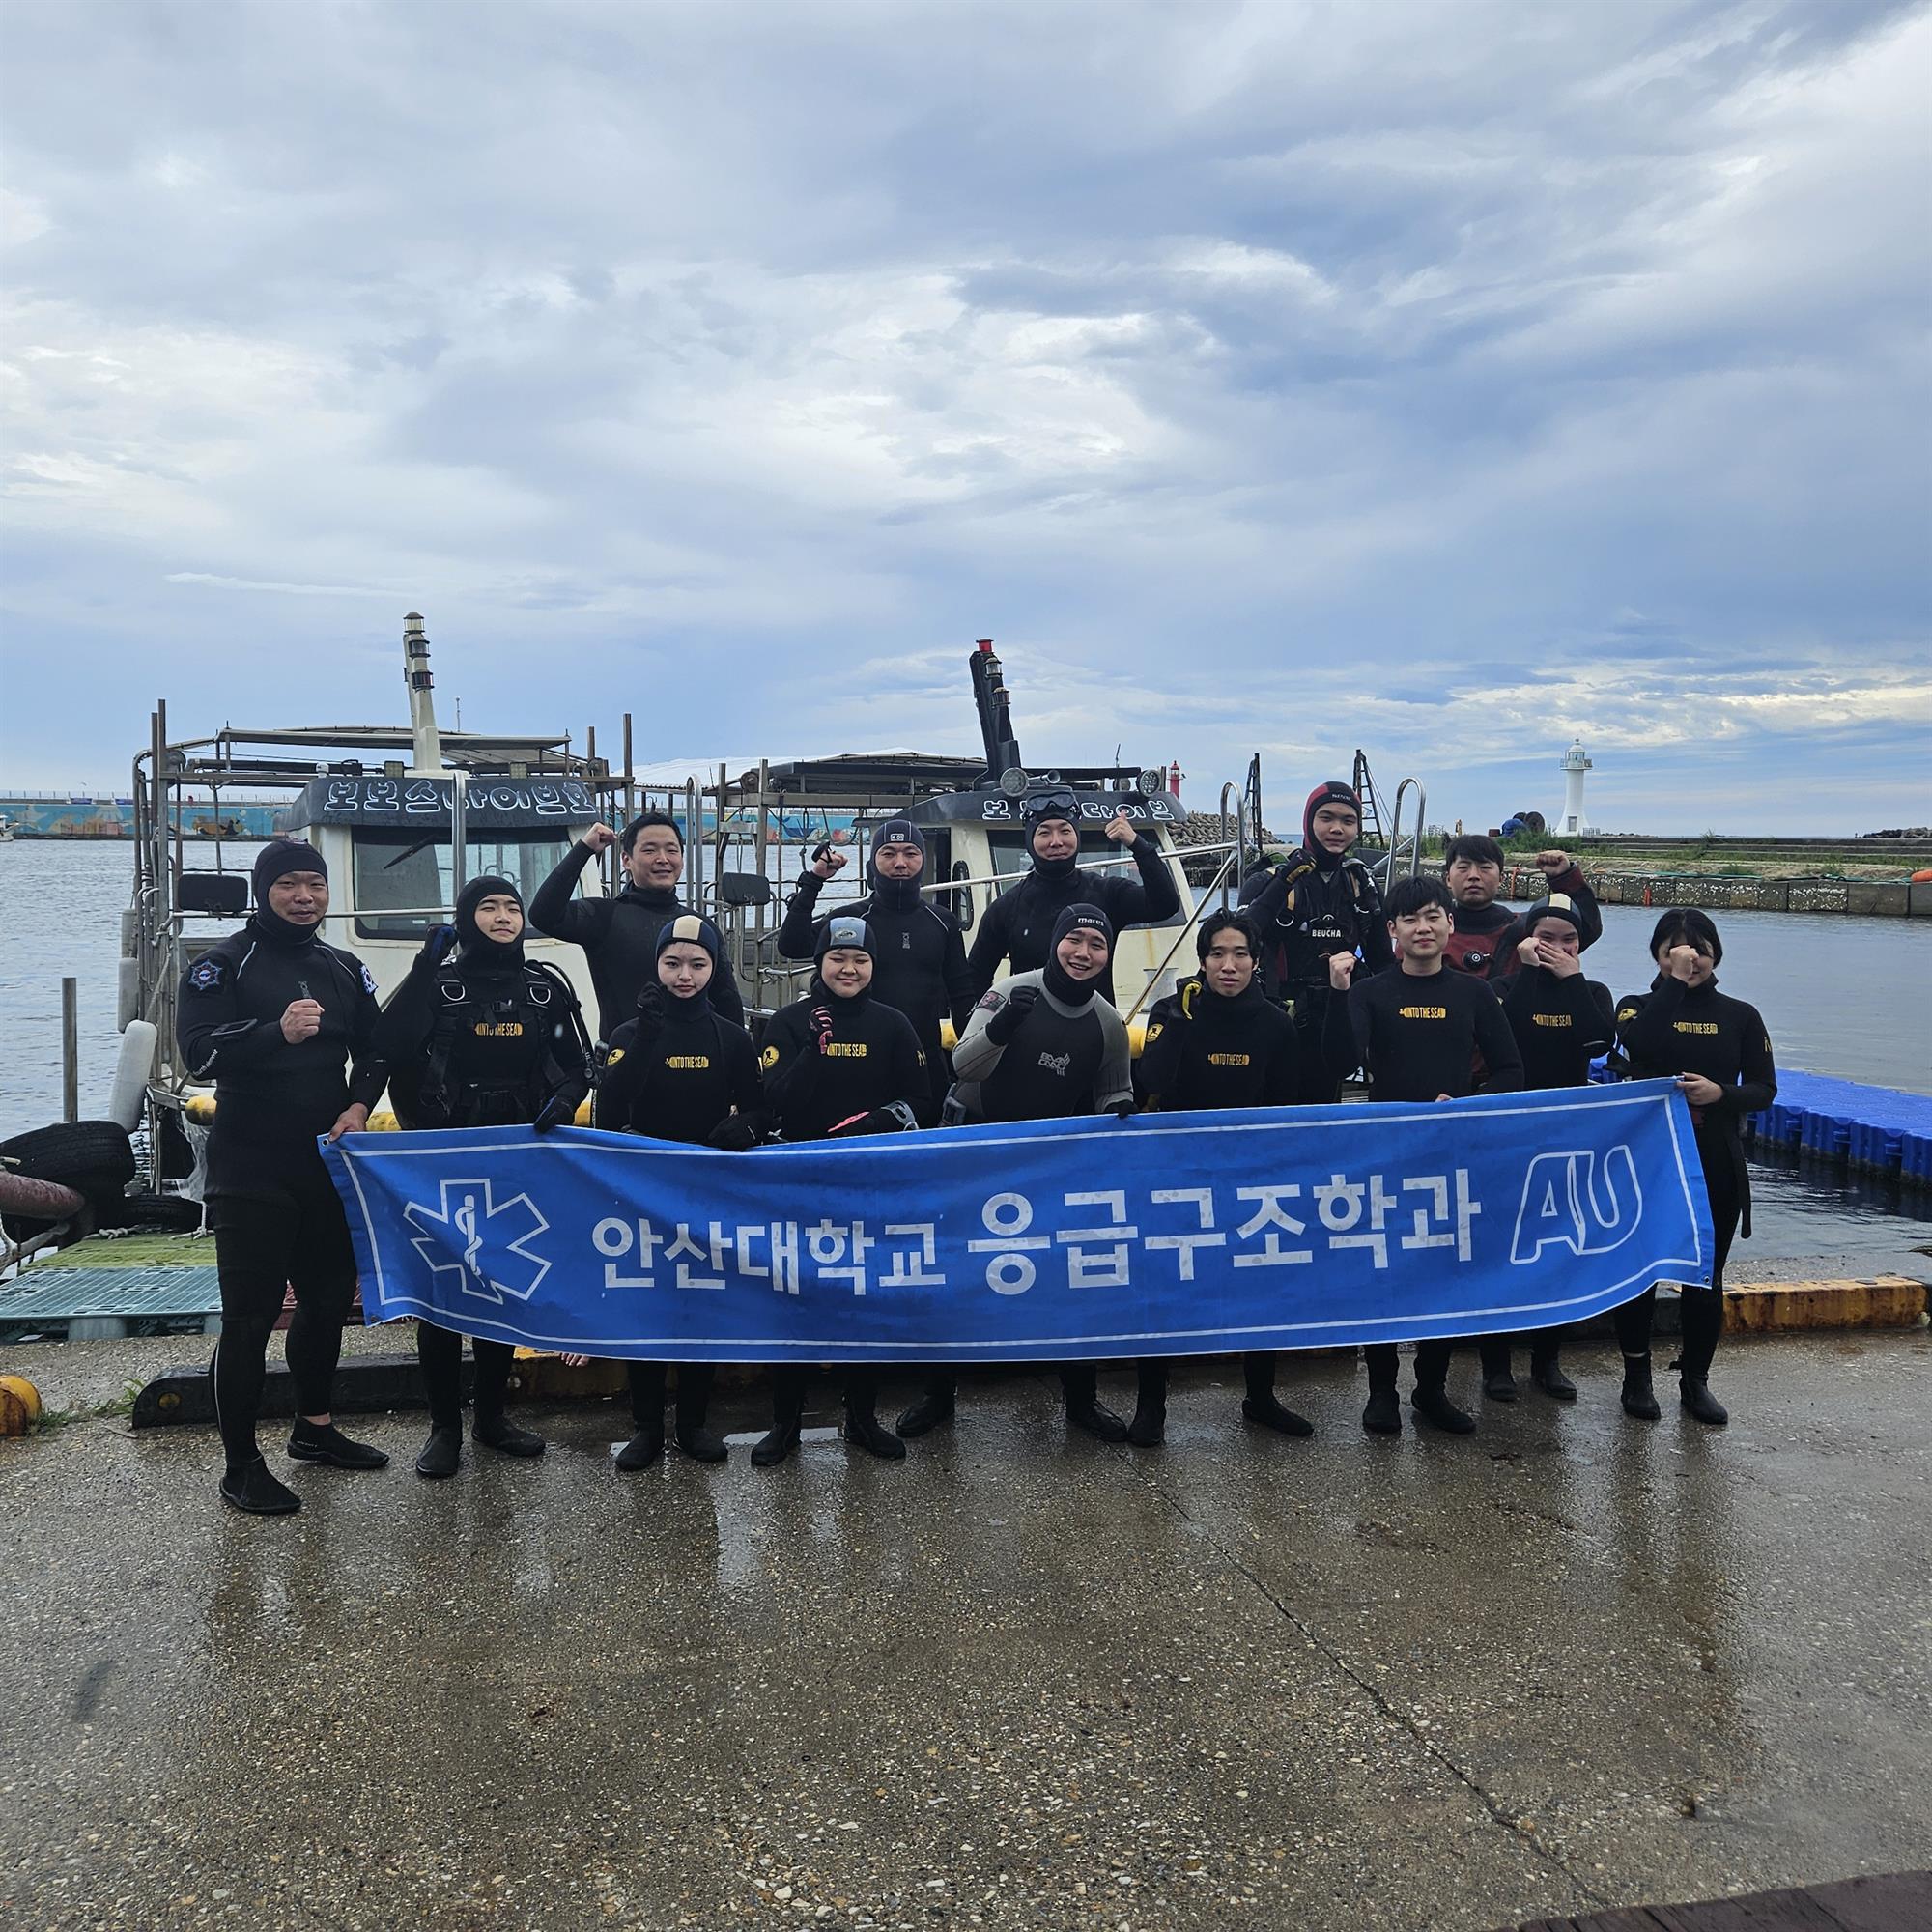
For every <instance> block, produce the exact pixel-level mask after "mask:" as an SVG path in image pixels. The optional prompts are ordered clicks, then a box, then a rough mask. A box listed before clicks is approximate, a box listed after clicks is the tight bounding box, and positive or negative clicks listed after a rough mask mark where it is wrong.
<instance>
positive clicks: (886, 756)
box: [731, 752, 1141, 798]
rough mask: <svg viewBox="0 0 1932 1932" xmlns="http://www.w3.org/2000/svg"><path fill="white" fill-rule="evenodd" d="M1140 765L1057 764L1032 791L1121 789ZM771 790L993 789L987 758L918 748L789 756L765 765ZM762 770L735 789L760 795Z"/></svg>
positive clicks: (923, 792) (804, 793) (806, 793)
mask: <svg viewBox="0 0 1932 1932" xmlns="http://www.w3.org/2000/svg"><path fill="white" fill-rule="evenodd" d="M1140 777H1141V768H1140V767H1139V766H1137V765H1057V766H1055V767H1054V768H1053V769H1052V770H1051V771H1038V772H1030V773H1029V774H1028V787H1029V789H1033V788H1036V787H1037V786H1041V785H1047V784H1068V785H1071V784H1080V785H1096V786H1099V787H1101V788H1102V789H1105V790H1120V789H1121V788H1122V786H1123V785H1126V786H1132V785H1137V784H1138V783H1139V781H1140ZM764 781H765V785H766V788H767V789H768V790H769V791H772V792H775V793H779V794H781V795H782V796H784V797H786V798H798V797H817V796H831V795H837V794H854V793H857V794H864V795H867V796H876V797H888V798H890V797H898V798H924V797H928V796H930V795H932V794H934V793H940V792H958V791H973V790H976V789H978V788H980V787H981V786H984V787H987V788H991V787H992V780H991V779H990V777H989V776H988V774H987V771H986V765H985V760H984V759H982V758H949V757H934V756H928V755H926V754H924V753H919V752H887V753H864V752H862V753H848V754H844V755H841V756H838V757H831V758H786V759H781V760H779V761H776V762H774V763H771V764H768V765H766V766H765V768H764ZM757 785H758V774H757V773H756V772H755V771H750V772H744V773H741V774H740V775H739V777H738V778H736V779H734V780H733V781H732V782H731V789H732V790H733V791H740V792H752V793H755V792H756V790H757Z"/></svg>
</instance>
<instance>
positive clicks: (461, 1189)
mask: <svg viewBox="0 0 1932 1932" xmlns="http://www.w3.org/2000/svg"><path fill="white" fill-rule="evenodd" d="M403 1218H404V1219H405V1220H406V1221H408V1222H409V1223H410V1225H411V1226H412V1228H419V1229H420V1230H421V1231H422V1232H421V1233H420V1234H418V1235H414V1236H412V1237H411V1239H410V1245H411V1246H412V1248H414V1249H415V1251H416V1253H417V1254H419V1255H420V1256H421V1257H422V1258H423V1261H424V1262H425V1263H426V1264H428V1267H429V1271H430V1274H431V1276H432V1277H434V1278H435V1279H436V1280H437V1281H438V1282H439V1283H440V1285H442V1286H443V1287H444V1289H445V1291H446V1292H448V1293H455V1292H456V1291H457V1290H459V1289H460V1290H461V1291H462V1293H465V1294H473V1295H475V1296H476V1297H477V1298H478V1299H479V1300H483V1301H494V1302H496V1303H497V1305H498V1306H499V1307H500V1306H501V1305H502V1301H503V1297H504V1296H505V1295H506V1294H507V1295H509V1296H511V1297H512V1298H513V1299H514V1300H517V1301H527V1300H528V1299H529V1298H530V1296H531V1295H533V1294H534V1293H536V1292H537V1289H538V1287H539V1286H540V1285H541V1283H542V1281H543V1278H544V1276H545V1275H547V1274H548V1273H549V1272H550V1265H551V1264H550V1263H549V1262H548V1261H547V1260H545V1259H544V1257H543V1256H542V1255H539V1254H535V1253H533V1252H532V1251H531V1249H530V1247H529V1245H528V1244H529V1243H530V1242H531V1241H533V1240H535V1239H536V1237H537V1236H539V1235H541V1234H542V1233H543V1232H544V1231H545V1230H546V1229H547V1228H548V1227H549V1226H550V1223H549V1222H548V1221H547V1220H545V1219H544V1217H543V1215H542V1214H541V1213H540V1212H539V1211H538V1209H537V1206H536V1203H535V1202H533V1201H532V1200H531V1199H530V1197H529V1196H528V1195H527V1194H521V1193H519V1194H513V1195H511V1196H510V1198H509V1199H508V1200H507V1201H497V1200H496V1199H495V1198H494V1197H493V1195H492V1191H491V1186H490V1183H489V1182H488V1181H487V1180H445V1181H443V1182H442V1183H441V1210H440V1212H439V1211H438V1209H436V1208H432V1207H431V1206H430V1205H429V1204H428V1203H427V1202H426V1201H412V1202H411V1203H410V1204H409V1205H408V1207H406V1208H404V1209H403ZM459 1248H460V1249H461V1253H460V1254H459V1253H458V1252H457V1251H458V1249H459ZM446 1275H448V1276H454V1277H455V1279H454V1280H453V1281H450V1282H447V1283H444V1282H443V1280H442V1278H443V1277H444V1276H446Z"/></svg>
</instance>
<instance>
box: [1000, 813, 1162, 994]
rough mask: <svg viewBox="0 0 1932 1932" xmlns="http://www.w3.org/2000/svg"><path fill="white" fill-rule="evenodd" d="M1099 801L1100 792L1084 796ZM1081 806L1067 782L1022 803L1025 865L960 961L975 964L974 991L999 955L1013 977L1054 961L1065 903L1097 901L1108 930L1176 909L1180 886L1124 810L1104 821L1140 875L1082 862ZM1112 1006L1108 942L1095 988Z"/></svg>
mask: <svg viewBox="0 0 1932 1932" xmlns="http://www.w3.org/2000/svg"><path fill="white" fill-rule="evenodd" d="M1090 796H1091V797H1092V798H1093V799H1094V801H1096V802H1097V801H1098V800H1099V799H1100V798H1101V797H1102V796H1103V795H1102V794H1100V793H1097V792H1096V793H1093V794H1091V795H1090ZM1083 818H1084V813H1083V811H1082V810H1081V799H1080V797H1079V795H1078V794H1077V793H1076V792H1075V791H1074V790H1073V789H1072V788H1071V787H1069V786H1060V787H1057V788H1055V789H1054V790H1051V791H1043V792H1035V793H1033V794H1031V795H1030V796H1028V797H1026V798H1024V799H1022V800H1021V802H1020V826H1021V829H1022V832H1023V834H1024V836H1025V838H1026V846H1027V857H1028V859H1029V861H1030V864H1029V866H1028V867H1027V870H1026V871H1025V872H1023V873H1022V874H1021V875H1020V877H1019V879H1018V880H1017V881H1016V882H1015V883H1014V884H1012V885H1010V886H1009V887H1007V889H1006V890H1005V891H1004V892H1002V893H1001V895H999V897H998V898H996V899H995V900H994V901H993V903H992V904H991V905H990V906H988V907H987V909H986V913H985V916H984V917H983V918H982V919H981V920H980V929H979V931H978V932H977V933H975V934H974V936H973V950H972V951H971V952H969V953H968V954H967V956H966V963H967V964H968V965H969V966H970V967H971V968H972V971H973V990H974V995H975V997H976V998H977V997H979V996H980V995H983V994H984V993H985V992H986V991H987V989H988V988H989V987H990V986H991V985H992V984H993V982H994V980H996V979H997V978H998V977H999V972H1000V966H1001V962H1002V961H1004V962H1005V963H1006V967H1007V971H1008V972H1009V973H1010V974H1013V975H1015V976H1023V975H1025V974H1028V973H1037V972H1040V971H1042V970H1043V969H1044V968H1045V967H1046V966H1047V965H1048V964H1049V963H1050V962H1051V960H1052V957H1053V950H1054V946H1055V944H1056V942H1055V939H1054V932H1055V929H1056V925H1057V922H1058V921H1059V919H1060V916H1061V914H1062V913H1064V912H1065V910H1066V909H1067V907H1069V906H1074V905H1086V906H1093V907H1097V908H1098V909H1099V911H1101V912H1102V913H1104V914H1105V915H1106V919H1107V926H1108V931H1109V933H1110V934H1118V933H1120V932H1122V931H1124V930H1125V929H1126V928H1127V927H1128V926H1130V925H1159V924H1160V923H1162V922H1163V921H1166V920H1171V919H1172V918H1173V917H1174V916H1175V914H1176V913H1178V912H1179V910H1180V889H1179V887H1178V886H1177V885H1176V884H1175V882H1174V873H1173V871H1172V870H1171V869H1170V867H1169V866H1168V862H1167V860H1166V858H1165V857H1164V856H1163V855H1162V852H1161V849H1160V847H1159V845H1158V844H1156V843H1155V841H1154V840H1153V839H1151V838H1148V837H1147V835H1146V834H1145V833H1141V832H1137V831H1135V829H1134V825H1133V821H1132V820H1131V819H1130V818H1129V817H1128V816H1127V814H1126V811H1125V810H1124V809H1122V810H1117V811H1116V812H1115V813H1114V814H1113V816H1112V817H1111V818H1109V819H1108V820H1107V821H1106V823H1105V826H1104V828H1103V829H1104V831H1105V833H1106V836H1107V838H1109V840H1111V841H1112V842H1113V843H1114V844H1116V845H1118V846H1121V847H1122V849H1123V850H1125V851H1126V852H1128V853H1130V854H1131V855H1132V858H1133V862H1134V869H1135V871H1136V872H1137V873H1138V874H1139V876H1138V878H1134V879H1122V878H1115V877H1111V876H1109V875H1108V874H1107V873H1105V872H1083V871H1082V870H1081V869H1080V863H1079V862H1080V827H1081V824H1082V822H1083ZM1095 990H1097V992H1098V993H1099V995H1100V997H1101V998H1102V999H1103V1000H1106V1001H1107V1002H1108V1003H1109V1004H1110V1005H1111V1004H1112V1002H1113V998H1114V969H1113V961H1112V941H1111V939H1110V940H1109V946H1108V964H1107V967H1106V970H1105V971H1104V972H1103V974H1102V975H1101V979H1100V984H1099V986H1098V987H1097V988H1096V989H1095Z"/></svg>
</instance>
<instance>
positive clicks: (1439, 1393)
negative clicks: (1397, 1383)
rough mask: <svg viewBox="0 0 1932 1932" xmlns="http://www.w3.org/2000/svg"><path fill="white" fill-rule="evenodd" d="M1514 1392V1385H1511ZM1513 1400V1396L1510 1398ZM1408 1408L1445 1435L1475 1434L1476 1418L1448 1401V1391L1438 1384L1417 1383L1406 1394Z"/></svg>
mask: <svg viewBox="0 0 1932 1932" xmlns="http://www.w3.org/2000/svg"><path fill="white" fill-rule="evenodd" d="M1510 1386H1511V1389H1512V1390H1514V1388H1515V1386H1516V1385H1515V1383H1511V1385H1510ZM1511 1399H1512V1400H1514V1399H1515V1398H1514V1395H1513V1394H1512V1397H1511ZM1408 1406H1409V1407H1410V1408H1412V1409H1414V1411H1415V1412H1416V1414H1417V1415H1419V1416H1421V1418H1422V1419H1423V1421H1425V1422H1427V1423H1430V1424H1431V1425H1433V1426H1434V1427H1435V1428H1436V1429H1439V1430H1441V1431H1442V1433H1443V1434H1444V1435H1473V1434H1474V1433H1475V1428H1476V1418H1475V1417H1474V1416H1473V1415H1469V1414H1466V1413H1464V1412H1463V1410H1462V1409H1460V1408H1458V1407H1457V1406H1456V1405H1455V1404H1454V1403H1453V1402H1451V1401H1450V1400H1449V1391H1448V1390H1447V1389H1446V1388H1444V1387H1443V1386H1442V1384H1441V1383H1440V1382H1430V1383H1428V1384H1426V1385H1425V1384H1423V1383H1421V1382H1418V1383H1417V1384H1416V1385H1415V1387H1414V1388H1412V1389H1410V1390H1409V1392H1408Z"/></svg>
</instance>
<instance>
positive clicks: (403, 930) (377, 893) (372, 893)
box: [351, 825, 582, 939]
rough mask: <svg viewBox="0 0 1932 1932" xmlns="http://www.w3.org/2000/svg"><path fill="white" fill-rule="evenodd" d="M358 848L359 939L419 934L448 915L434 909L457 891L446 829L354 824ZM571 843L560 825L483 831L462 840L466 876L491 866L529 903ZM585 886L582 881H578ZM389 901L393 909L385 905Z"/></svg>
mask: <svg viewBox="0 0 1932 1932" xmlns="http://www.w3.org/2000/svg"><path fill="white" fill-rule="evenodd" d="M351 838H352V840H353V843H354V848H355V935H356V937H357V938H358V939H422V938H425V937H426V936H427V935H428V934H429V933H430V932H432V931H433V930H434V929H435V928H436V927H437V926H439V925H443V924H446V923H448V918H449V915H448V914H447V913H446V912H439V911H437V910H435V908H437V907H440V906H447V905H449V904H450V903H451V902H452V900H453V898H454V895H455V893H454V885H455V881H454V874H453V872H452V869H451V865H450V860H451V847H450V841H449V839H448V838H447V836H444V837H441V838H424V837H423V836H422V835H421V834H420V833H418V832H410V831H405V830H400V829H399V830H397V831H394V832H391V831H389V830H387V829H386V828H381V827H367V826H358V827H357V828H356V829H355V832H354V833H353V834H352V835H351ZM569 850H570V833H569V832H568V830H566V829H565V828H563V827H561V826H557V827H552V826H548V825H547V826H544V827H542V828H541V829H534V828H533V829H532V830H530V831H528V832H495V831H492V832H485V833H483V834H482V835H480V836H479V837H477V838H470V839H469V840H468V841H466V849H465V859H464V865H465V869H466V871H467V873H468V875H469V877H470V878H472V879H473V878H475V877H476V876H477V875H478V874H479V873H483V872H495V873H497V874H498V875H499V876H500V877H502V878H505V879H510V880H513V881H514V882H515V884H516V887H517V890H518V891H519V892H520V893H522V894H523V895H524V903H525V904H526V905H528V904H529V902H530V900H531V898H532V897H534V896H535V894H536V890H537V888H538V887H539V886H540V885H542V884H543V882H544V880H545V879H547V878H548V877H549V876H550V874H551V873H552V871H554V869H555V867H556V866H557V863H558V862H559V861H560V860H561V859H562V857H563V855H564V854H565V853H566V852H567V851H569ZM578 890H579V891H580V892H582V880H580V881H579V882H578ZM389 907H394V908H395V910H394V911H393V912H392V913H391V912H388V911H386V910H385V909H386V908H389Z"/></svg>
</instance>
